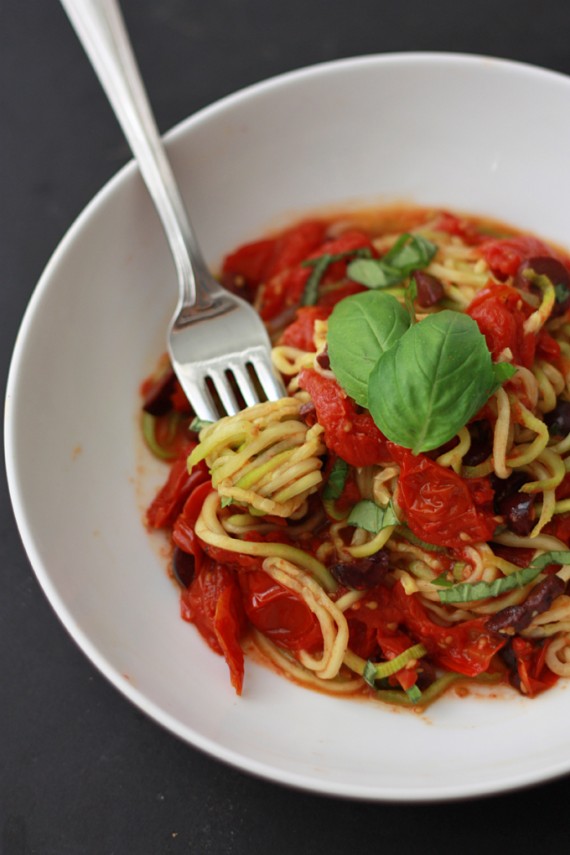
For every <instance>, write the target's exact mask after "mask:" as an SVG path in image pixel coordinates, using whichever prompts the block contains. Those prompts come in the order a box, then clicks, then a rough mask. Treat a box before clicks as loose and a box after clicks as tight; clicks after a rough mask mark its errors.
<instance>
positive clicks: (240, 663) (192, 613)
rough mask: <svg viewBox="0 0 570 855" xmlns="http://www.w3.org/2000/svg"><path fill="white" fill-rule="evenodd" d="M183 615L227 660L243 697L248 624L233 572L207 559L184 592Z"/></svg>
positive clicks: (238, 691) (182, 599)
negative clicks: (244, 638) (243, 646)
mask: <svg viewBox="0 0 570 855" xmlns="http://www.w3.org/2000/svg"><path fill="white" fill-rule="evenodd" d="M181 614H182V617H183V618H184V620H187V621H190V622H191V623H193V624H194V625H195V626H196V628H197V629H198V631H199V632H200V634H201V635H202V637H203V638H204V639H205V640H206V641H207V643H208V644H209V646H210V647H211V648H212V650H214V651H215V652H216V653H219V654H220V655H222V656H224V657H225V659H226V662H227V663H228V667H229V669H230V678H231V682H232V685H233V687H234V689H235V690H236V692H237V694H238V695H240V694H241V691H242V685H243V674H244V660H243V651H242V649H241V646H240V638H241V636H242V635H243V632H244V629H245V626H246V623H245V616H244V613H243V607H242V603H241V592H240V589H239V586H238V584H237V582H236V580H235V576H234V574H233V573H232V571H231V570H229V569H228V568H227V567H224V566H223V565H221V564H218V563H217V562H216V561H214V560H213V559H211V558H209V557H207V556H206V557H205V558H204V560H203V561H202V562H201V566H200V571H199V572H198V573H197V574H196V575H195V576H194V579H193V581H192V584H191V585H190V587H189V588H187V589H186V590H185V591H183V592H182V596H181Z"/></svg>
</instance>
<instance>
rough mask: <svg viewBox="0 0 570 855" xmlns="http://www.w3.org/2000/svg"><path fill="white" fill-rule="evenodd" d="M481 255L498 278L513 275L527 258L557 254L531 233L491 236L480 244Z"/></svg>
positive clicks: (553, 256)
mask: <svg viewBox="0 0 570 855" xmlns="http://www.w3.org/2000/svg"><path fill="white" fill-rule="evenodd" d="M481 255H482V256H483V258H484V259H485V261H486V262H487V264H488V265H489V267H490V268H491V270H492V271H493V273H494V274H495V276H497V277H498V278H499V279H506V278H508V277H509V276H514V275H515V274H516V272H517V270H518V269H519V267H520V265H521V264H522V262H523V261H525V260H526V259H527V258H533V257H535V256H545V255H546V256H550V257H551V258H557V255H556V254H555V253H554V252H553V251H552V249H551V248H550V247H548V246H547V245H546V244H545V243H543V242H542V241H541V240H539V239H538V238H536V237H533V236H532V235H517V236H516V237H511V238H493V239H492V240H487V241H485V242H484V243H483V244H481Z"/></svg>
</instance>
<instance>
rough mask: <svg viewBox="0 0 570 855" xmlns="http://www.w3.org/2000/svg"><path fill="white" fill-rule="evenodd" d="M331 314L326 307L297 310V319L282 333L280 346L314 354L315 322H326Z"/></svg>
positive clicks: (308, 307) (329, 309)
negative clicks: (284, 345) (296, 348)
mask: <svg viewBox="0 0 570 855" xmlns="http://www.w3.org/2000/svg"><path fill="white" fill-rule="evenodd" d="M331 312H332V308H329V307H326V306H302V307H301V308H300V309H297V318H296V320H295V321H294V322H293V323H292V324H290V325H289V326H288V327H287V329H286V330H285V331H284V333H283V338H282V340H281V342H282V344H286V345H288V347H298V348H299V349H300V350H306V351H309V352H311V353H314V351H315V350H316V348H315V342H314V336H315V321H324V320H326V319H327V318H328V317H329V315H330V313H331Z"/></svg>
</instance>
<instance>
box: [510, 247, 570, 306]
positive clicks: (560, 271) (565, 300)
mask: <svg viewBox="0 0 570 855" xmlns="http://www.w3.org/2000/svg"><path fill="white" fill-rule="evenodd" d="M525 270H533V271H534V273H537V274H538V275H539V276H546V277H547V278H548V279H550V281H551V282H552V284H553V285H554V287H555V288H556V302H555V304H554V308H553V309H552V313H551V317H553V318H554V317H556V316H557V315H563V314H564V312H565V311H566V309H567V308H568V306H569V305H570V272H569V271H568V270H567V268H566V267H565V266H564V264H562V262H561V261H558V259H556V258H551V257H550V256H548V255H539V256H535V257H534V258H527V259H526V260H525V261H523V262H522V264H521V265H520V267H519V269H518V270H517V272H516V275H515V283H514V284H515V286H516V287H517V288H519V289H520V290H521V291H528V290H529V288H530V285H531V283H530V282H529V280H528V279H527V278H526V276H525V275H524V271H525Z"/></svg>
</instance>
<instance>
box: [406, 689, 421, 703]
mask: <svg viewBox="0 0 570 855" xmlns="http://www.w3.org/2000/svg"><path fill="white" fill-rule="evenodd" d="M406 695H407V696H408V698H409V699H410V701H411V702H412V703H413V704H419V702H420V701H421V699H422V693H421V691H420V690H419V688H418V687H417V686H410V688H409V689H406Z"/></svg>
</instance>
